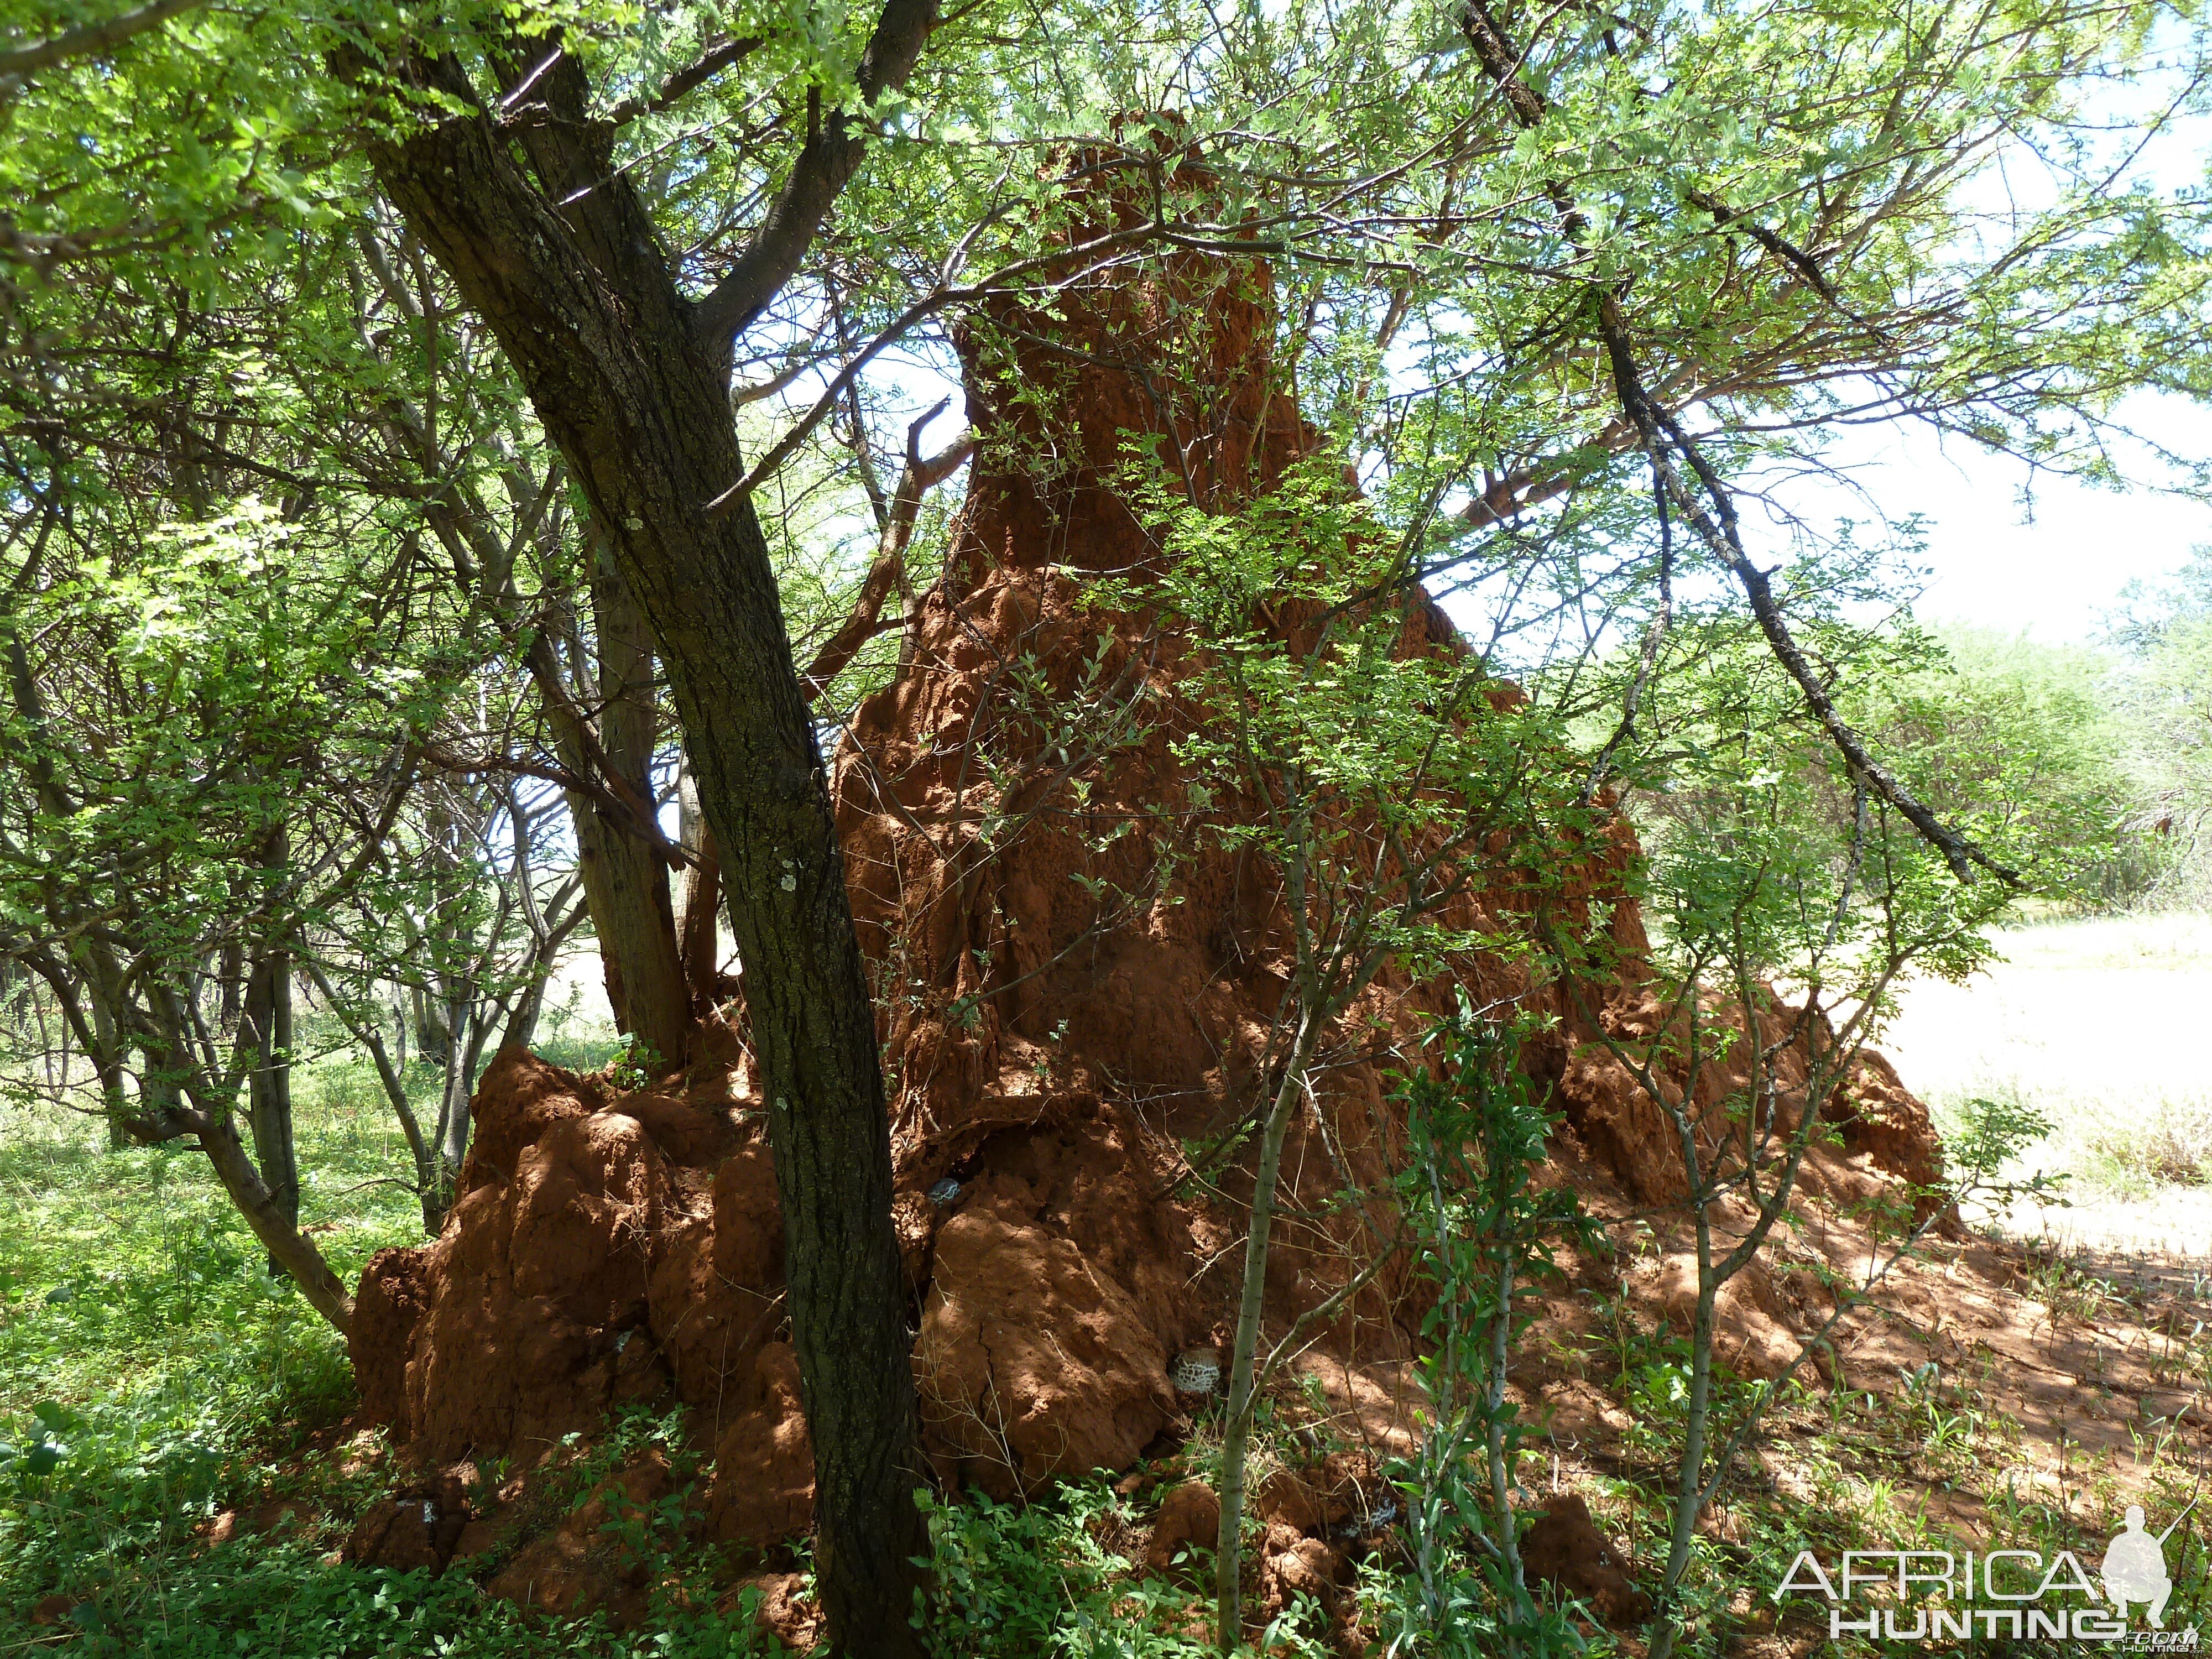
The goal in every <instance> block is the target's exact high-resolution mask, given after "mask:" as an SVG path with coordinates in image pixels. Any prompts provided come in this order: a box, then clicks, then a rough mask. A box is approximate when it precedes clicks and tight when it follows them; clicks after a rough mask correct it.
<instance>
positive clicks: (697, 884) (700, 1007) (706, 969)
mask: <svg viewBox="0 0 2212 1659" xmlns="http://www.w3.org/2000/svg"><path fill="white" fill-rule="evenodd" d="M677 799H678V803H679V806H678V811H680V813H681V817H679V819H678V837H679V839H681V840H682V842H684V846H686V847H688V848H690V849H691V852H692V854H693V855H694V856H695V857H696V859H697V860H698V862H696V864H694V865H693V866H691V868H690V870H689V871H687V872H685V878H684V914H683V916H682V918H681V919H680V920H681V925H682V939H681V943H682V946H683V957H684V983H685V984H686V985H687V986H689V987H690V992H691V1008H692V1012H694V1013H696V1014H701V1015H703V1014H706V1013H708V1012H711V1011H712V1010H713V1008H714V1005H715V1003H716V1002H718V1001H719V1000H720V997H721V977H722V975H721V967H722V927H721V916H720V910H721V904H722V864H721V855H720V853H719V852H718V851H717V850H716V848H715V846H714V831H713V830H712V829H708V827H707V819H706V817H705V815H704V814H703V813H702V812H701V811H700V810H699V787H698V782H697V780H696V776H695V775H694V774H693V772H692V770H691V764H690V761H689V759H687V760H686V761H685V762H684V775H683V777H682V779H681V781H679V783H678V788H677Z"/></svg>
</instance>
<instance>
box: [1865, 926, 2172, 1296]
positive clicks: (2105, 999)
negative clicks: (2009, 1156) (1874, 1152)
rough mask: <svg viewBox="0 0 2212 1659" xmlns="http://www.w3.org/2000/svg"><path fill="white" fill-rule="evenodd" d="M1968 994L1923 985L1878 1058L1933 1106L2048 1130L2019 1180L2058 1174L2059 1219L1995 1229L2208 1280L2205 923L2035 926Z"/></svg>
mask: <svg viewBox="0 0 2212 1659" xmlns="http://www.w3.org/2000/svg"><path fill="white" fill-rule="evenodd" d="M1998 945H1999V948H2000V950H2001V951H2002V953H2003V955H2004V957H2005V958H2006V959H2005V960H2004V961H2002V962H2001V963H1998V964H1997V965H1996V968H1994V969H1992V970H1991V971H1990V973H1989V974H1987V975H1984V976H1982V977H1979V978H1977V979H1975V980H1973V981H1971V982H1969V983H1967V984H1966V985H1945V984H1942V983H1940V982H1929V981H1922V982H1919V983H1916V984H1913V985H1911V986H1910V987H1907V989H1906V991H1905V994H1904V997H1903V1011H1902V1012H1901V1013H1900V1015H1899V1017H1898V1018H1897V1019H1896V1021H1895V1023H1894V1024H1892V1025H1891V1027H1890V1028H1889V1029H1888V1030H1887V1031H1886V1032H1885V1033H1884V1034H1883V1036H1882V1037H1881V1047H1882V1048H1883V1049H1884V1050H1885V1051H1886V1052H1887V1054H1889V1055H1890V1056H1891V1058H1892V1059H1893V1060H1894V1061H1895V1062H1896V1065H1897V1068H1898V1071H1899V1074H1900V1075H1901V1076H1902V1077H1903V1078H1904V1079H1905V1083H1906V1084H1907V1085H1908V1086H1910V1087H1911V1088H1912V1089H1913V1090H1914V1091H1917V1093H1918V1094H1920V1095H1921V1097H1923V1098H1924V1099H1926V1100H1928V1101H1929V1103H1931V1104H1932V1105H1933V1106H1935V1108H1936V1114H1937V1117H1938V1120H1939V1121H1942V1118H1943V1117H1944V1115H1946V1111H1947V1109H1950V1108H1954V1107H1955V1106H1956V1105H1957V1104H1958V1103H1960V1102H1962V1101H1964V1100H1966V1099H1967V1098H1969V1097H1974V1096H1982V1097H1990V1098H2007V1097H2009V1098H2014V1099H2017V1100H2019V1101H2021V1102H2022V1103H2026V1104H2027V1105H2029V1106H2032V1107H2033V1108H2034V1109H2037V1110H2038V1111H2039V1112H2041V1113H2042V1114H2043V1115H2044V1116H2045V1117H2046V1118H2048V1119H2049V1120H2050V1121H2051V1124H2052V1130H2051V1134H2050V1135H2049V1136H2048V1137H2046V1138H2045V1139H2044V1140H2043V1141H2042V1142H2041V1143H2040V1144H2039V1145H2038V1146H2034V1147H2033V1148H2031V1149H2030V1150H2029V1151H2028V1152H2027V1155H2026V1156H2025V1157H2024V1158H2022V1159H2021V1163H2020V1164H2019V1165H2018V1166H2017V1172H2018V1173H2020V1174H2023V1175H2025V1174H2031V1173H2033V1172H2035V1171H2037V1170H2043V1171H2045V1172H2048V1173H2051V1174H2061V1173H2063V1174H2065V1175H2066V1176H2069V1180H2068V1182H2067V1183H2066V1186H2067V1188H2068V1189H2069V1194H2068V1195H2069V1200H2070V1201H2069V1206H2067V1207H2064V1208H2056V1207H2053V1208H2049V1209H2043V1210H2039V1209H2037V1208H2035V1207H2033V1206H2028V1207H2023V1208H2022V1209H2021V1210H2020V1211H2018V1212H2015V1214H2013V1215H2012V1216H2010V1217H2008V1218H2005V1219H2004V1220H2003V1222H2002V1225H2003V1227H2004V1229H2005V1231H2008V1232H2010V1233H2012V1234H2014V1235H2015V1236H2018V1237H2027V1238H2036V1239H2039V1240H2042V1241H2044V1242H2045V1243H2047V1244H2048V1245H2049V1246H2050V1247H2051V1248H2053V1249H2056V1250H2057V1251H2058V1252H2060V1253H2062V1254H2070V1253H2072V1252H2074V1251H2075V1250H2084V1249H2086V1250H2089V1251H2093V1252H2097V1253H2100V1254H2101V1253H2106V1252H2110V1253H2115V1254H2118V1255H2130V1256H2144V1257H2148V1258H2149V1260H2150V1261H2153V1262H2156V1263H2160V1264H2161V1265H2171V1266H2176V1267H2178V1266H2181V1265H2184V1264H2188V1265H2191V1266H2195V1265H2199V1264H2202V1265H2204V1266H2206V1267H2207V1268H2208V1270H2212V1067H2208V1066H2207V1064H2206V1059H2205V1045H2204V1036H2205V1034H2206V1032H2207V1031H2208V1030H2212V916H2206V915H2161V916H2143V917H2121V918H2111V919H2096V920H2088V921H2051V922H2045V923H2040V924H2037V925H2033V926H2028V927H2015V928H2011V929H2008V930H2006V931H2005V932H2003V933H2001V934H2000V935H1999V936H1998Z"/></svg>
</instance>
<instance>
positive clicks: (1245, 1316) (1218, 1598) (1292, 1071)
mask: <svg viewBox="0 0 2212 1659" xmlns="http://www.w3.org/2000/svg"><path fill="white" fill-rule="evenodd" d="M1302 1001H1303V999H1302ZM1319 1030H1320V1024H1319V1021H1318V1019H1317V1018H1316V1016H1315V1014H1314V1012H1313V1011H1312V1009H1311V1007H1310V1006H1301V1007H1300V1009H1299V1011H1298V1030H1297V1037H1296V1039H1295V1040H1294V1041H1293V1042H1291V1054H1290V1060H1289V1063H1288V1065H1287V1066H1285V1070H1284V1072H1283V1081H1282V1084H1281V1085H1280V1086H1279V1088H1277V1090H1276V1091H1275V1097H1274V1099H1273V1100H1272V1101H1271V1102H1269V1103H1268V1107H1267V1121H1266V1122H1265V1124H1263V1125H1262V1126H1261V1134H1260V1164H1259V1168H1258V1169H1257V1170H1255V1172H1254V1174H1253V1177H1252V1227H1251V1231H1249V1233H1247V1234H1246V1235H1245V1239H1244V1280H1243V1291H1242V1293H1241V1295H1240V1296H1239V1297H1238V1300H1237V1333H1236V1336H1235V1339H1234V1340H1233V1341H1232V1342H1231V1345H1230V1352H1229V1401H1228V1404H1227V1406H1226V1407H1225V1410H1224V1412H1223V1413H1222V1423H1221V1536H1220V1540H1219V1542H1218V1546H1217V1547H1216V1553H1215V1555H1214V1571H1213V1594H1214V1609H1213V1612H1214V1637H1215V1640H1216V1642H1217V1644H1218V1646H1219V1648H1220V1650H1221V1651H1222V1652H1224V1653H1233V1652H1235V1651H1236V1650H1237V1644H1238V1643H1240V1642H1242V1641H1243V1639H1244V1621H1243V1606H1244V1585H1243V1565H1244V1555H1243V1541H1242V1534H1243V1528H1244V1454H1245V1449H1246V1447H1247V1446H1248V1444H1249V1442H1250V1440H1251V1436H1252V1407H1253V1400H1252V1384H1253V1368H1254V1366H1255V1364H1256V1363H1257V1361H1258V1358H1259V1352H1260V1316H1261V1311H1262V1310H1263V1309H1264V1308H1265V1307H1266V1304H1267V1236H1268V1234H1269V1233H1270V1232H1271V1231H1273V1223H1274V1218H1275V1182H1276V1179H1277V1177H1278V1176H1279V1174H1280V1172H1281V1170H1282V1167H1283V1139H1284V1137H1285V1134H1286V1133H1288V1132H1289V1129H1290V1127H1291V1113H1292V1112H1293V1111H1294V1110H1296V1109H1297V1100H1298V1091H1299V1089H1300V1088H1301V1087H1303V1086H1304V1081H1305V1070H1306V1065H1307V1063H1308V1061H1310V1060H1311V1059H1312V1057H1313V1042H1314V1038H1315V1036H1316V1035H1317V1034H1318V1032H1319Z"/></svg>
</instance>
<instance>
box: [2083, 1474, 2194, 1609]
mask: <svg viewBox="0 0 2212 1659" xmlns="http://www.w3.org/2000/svg"><path fill="white" fill-rule="evenodd" d="M2196 1507H2197V1505H2196V1504H2195V1502H2194V1501H2192V1502H2191V1504H2190V1505H2189V1510H2193V1509H2195V1508H2196ZM2189 1510H2182V1512H2181V1513H2180V1514H2179V1515H2178V1516H2175V1517H2174V1519H2173V1527H2178V1526H2179V1525H2180V1524H2181V1523H2182V1522H2183V1521H2185V1520H2186V1519H2187V1518H2188V1516H2189ZM2173 1527H2168V1528H2166V1530H2165V1531H2164V1532H2162V1533H2160V1534H2158V1535H2157V1536H2156V1537H2153V1536H2152V1535H2151V1534H2149V1533H2147V1532H2145V1531H2144V1530H2143V1512H2142V1506H2141V1505H2140V1504H2130V1505H2129V1506H2128V1528H2127V1530H2126V1531H2125V1532H2124V1533H2122V1534H2119V1536H2118V1537H2117V1538H2115V1539H2113V1540H2112V1542H2111V1543H2110V1544H2109V1545H2107V1546H2106V1548H2105V1571H2104V1578H2105V1598H2106V1600H2107V1601H2110V1602H2111V1603H2112V1605H2113V1607H2117V1608H2118V1610H2119V1614H2120V1617H2121V1618H2123V1619H2124V1618H2126V1617H2127V1616H2128V1604H2129V1603H2130V1602H2131V1601H2142V1602H2143V1603H2145V1604H2147V1605H2148V1607H2149V1608H2150V1626H2151V1628H2152V1629H2153V1630H2164V1629H2165V1628H2166V1598H2167V1597H2168V1596H2170V1595H2172V1594H2173V1580H2172V1579H2171V1578H2169V1577H2166V1540H2167V1539H2168V1538H2170V1537H2172V1535H2173Z"/></svg>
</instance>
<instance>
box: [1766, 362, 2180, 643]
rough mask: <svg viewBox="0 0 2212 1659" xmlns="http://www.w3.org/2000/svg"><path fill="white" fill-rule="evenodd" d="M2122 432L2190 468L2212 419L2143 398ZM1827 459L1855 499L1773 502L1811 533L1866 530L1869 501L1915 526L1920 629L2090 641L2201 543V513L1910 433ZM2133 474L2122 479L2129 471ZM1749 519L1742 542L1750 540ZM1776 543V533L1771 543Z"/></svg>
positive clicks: (1863, 436)
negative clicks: (1931, 626)
mask: <svg viewBox="0 0 2212 1659" xmlns="http://www.w3.org/2000/svg"><path fill="white" fill-rule="evenodd" d="M2126 414H2127V416H2128V417H2129V424H2130V425H2131V426H2134V427H2135V428H2137V429H2139V430H2142V431H2144V432H2146V433H2148V434H2150V435H2154V437H2156V438H2157V440H2158V441H2160V442H2161V443H2163V444H2164V445H2165V446H2166V447H2167V448H2168V449H2170V450H2172V451H2173V452H2174V453H2177V454H2179V455H2180V456H2182V457H2183V458H2185V459H2199V458H2203V459H2212V414H2208V413H2207V412H2206V411H2203V410H2198V409H2196V408H2193V407H2191V405H2189V404H2186V403H2184V402H2183V401H2181V400H2179V399H2178V398H2160V399H2157V400H2153V399H2150V398H2144V399H2142V400H2140V401H2139V402H2138V403H2136V404H2134V405H2132V406H2130V408H2129V409H2128V410H2127V411H2126ZM1831 459H1832V460H1833V461H1835V462H1836V463H1837V464H1838V465H1840V466H1842V467H1843V468H1844V469H1845V470H1846V471H1849V472H1850V475H1851V477H1852V478H1853V480H1854V482H1855V483H1856V484H1857V487H1858V489H1861V490H1863V491H1864V492H1865V497H1864V498H1860V497H1857V496H1856V495H1854V493H1853V492H1852V491H1850V490H1848V489H1844V488H1843V487H1842V486H1840V485H1833V484H1826V483H1817V482H1814V481H1810V480H1806V481H1800V482H1796V483H1791V484H1788V485H1785V486H1783V487H1781V488H1779V489H1777V490H1776V492H1775V494H1776V496H1777V499H1778V501H1780V502H1781V503H1782V504H1783V505H1784V506H1786V507H1789V508H1790V510H1791V511H1792V512H1794V513H1800V514H1802V515H1804V516H1805V517H1806V518H1808V519H1809V520H1813V521H1814V523H1815V524H1816V525H1817V524H1820V523H1821V522H1822V521H1823V520H1832V519H1834V518H1837V517H1846V518H1850V519H1852V520H1856V521H1857V523H1859V524H1860V525H1862V526H1870V525H1871V523H1872V520H1873V519H1874V516H1875V514H1874V512H1873V510H1872V508H1871V507H1870V506H1869V501H1878V502H1879V503H1881V510H1882V512H1883V513H1885V514H1887V516H1888V517H1889V518H1890V519H1891V520H1893V521H1894V520H1902V519H1904V518H1905V517H1906V516H1908V515H1909V514H1911V513H1919V514H1921V515H1922V517H1923V520H1924V524H1923V530H1924V533H1925V535H1926V537H1927V550H1926V556H1925V558H1924V560H1923V568H1925V569H1926V570H1927V571H1928V572H1929V575H1928V578H1927V583H1926V586H1925V587H1924V588H1923V592H1922V597H1921V599H1920V602H1919V604H1918V605H1917V606H1916V607H1915V610H1916V611H1917V614H1918V616H1919V617H1921V619H1922V620H1923V621H1924V622H1938V623H1940V622H1966V623H1973V624H1975V625H1976V626H1978V627H1982V628H1989V629H1998V630H2001V631H2002V632H2006V633H2026V634H2028V635H2032V636H2033V637H2034V638H2035V639H2037V640H2039V641H2042V642H2044V643H2045V644H2054V645H2055V644H2087V643H2091V642H2093V641H2094V640H2095V638H2096V636H2097V634H2098V632H2099V630H2100V627H2101V626H2102V623H2103V621H2104V617H2105V615H2106V612H2108V611H2112V610H2113V609H2115V608H2116V607H2117V606H2118V604H2119V600H2120V594H2121V592H2122V590H2123V589H2124V588H2125V587H2126V586H2127V585H2128V584H2129V583H2130V581H2133V580H2141V581H2143V582H2145V583H2147V584H2155V583H2157V582H2159V581H2160V580H2164V579H2166V577H2169V576H2171V575H2172V574H2174V573H2175V572H2176V571H2178V570H2179V568H2181V566H2182V564H2183V562H2185V560H2186V559H2187V558H2188V557H2189V553H2190V550H2191V548H2193V547H2195V546H2197V545H2198V544H2205V543H2212V507H2208V506H2206V505H2204V504H2203V503H2200V502H2196V501H2189V500H2186V499H2185V498H2182V497H2179V496H2176V495H2168V494H2166V493H2163V492H2161V491H2159V490H2156V489H2148V488H2136V489H2128V490H2124V491H2114V490H2111V489H2097V488H2092V487H2090V486H2087V485H2085V484H2081V483H2074V482H2072V481H2070V480H2068V479H2065V478H2059V477H2042V478H2039V479H2038V480H2036V481H2035V482H2034V485H2033V497H2032V498H2024V497H2023V495H2022V490H2023V488H2024V487H2025V486H2026V485H2027V483H2028V477H2027V469H2026V468H2025V467H2024V466H2022V465H2021V464H2020V463H2019V462H2018V461H2016V460H2012V459H2008V458H2006V457H2004V456H2002V455H1999V454H1994V453H1991V452H1990V451H1988V450H1986V449H1984V448H1983V447H1981V446H1980V445H1978V444H1976V443H1974V442H1972V441H1971V440H1967V439H1963V438H1953V439H1949V440H1948V441H1947V440H1939V439H1938V438H1937V436H1936V435H1935V434H1934V433H1933V432H1931V431H1930V430H1929V428H1926V427H1923V426H1920V425H1917V424H1912V425H1902V424H1900V425H1895V426H1890V427H1884V428H1867V429H1866V430H1864V431H1863V432H1857V433H1852V434H1849V435H1846V436H1845V437H1844V440H1843V441H1842V442H1841V443H1839V444H1838V446H1837V447H1836V450H1835V451H1834V452H1833V453H1832V456H1831ZM2121 460H2122V465H2123V467H2124V468H2125V469H2126V470H2128V471H2141V472H2142V473H2143V474H2145V475H2148V476H2155V475H2156V468H2155V466H2154V465H2153V464H2152V463H2151V462H2150V461H2149V459H2148V457H2143V456H2140V455H2136V456H2129V455H2123V456H2122V458H2121ZM2131 460H2132V461H2136V462H2139V463H2140V465H2139V466H2131V465H2129V463H2130V461H2131ZM1753 522H1755V521H1754V520H1752V518H1751V515H1750V514H1748V513H1747V526H1746V527H1747V529H1749V528H1751V527H1752V525H1753ZM1772 533H1773V534H1774V535H1775V537H1776V542H1777V544H1779V540H1780V534H1779V532H1778V531H1777V532H1772Z"/></svg>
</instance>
